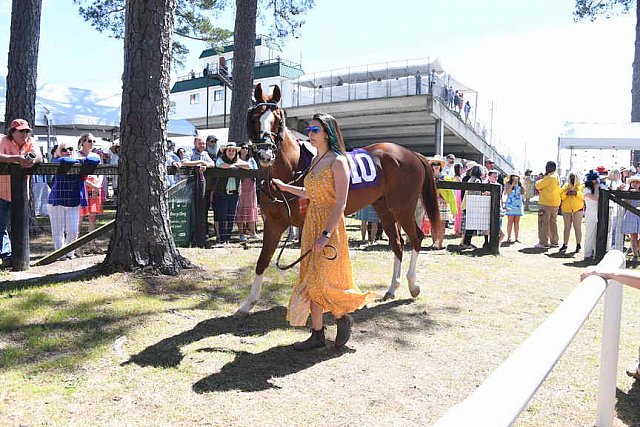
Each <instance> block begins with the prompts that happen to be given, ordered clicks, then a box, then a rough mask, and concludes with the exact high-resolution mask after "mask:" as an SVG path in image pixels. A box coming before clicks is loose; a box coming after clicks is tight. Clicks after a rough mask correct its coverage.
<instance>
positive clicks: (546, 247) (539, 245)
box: [534, 243, 549, 249]
mask: <svg viewBox="0 0 640 427" xmlns="http://www.w3.org/2000/svg"><path fill="white" fill-rule="evenodd" d="M534 248H536V249H549V245H543V244H542V243H536V244H535V246H534Z"/></svg>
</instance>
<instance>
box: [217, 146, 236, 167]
mask: <svg viewBox="0 0 640 427" xmlns="http://www.w3.org/2000/svg"><path fill="white" fill-rule="evenodd" d="M233 151H235V153H236V154H235V155H234V156H233V159H230V158H229V156H227V150H226V149H223V150H222V153H221V154H220V158H221V159H222V161H223V162H225V163H229V164H233V163H235V162H237V161H238V157H240V152H239V151H238V150H233Z"/></svg>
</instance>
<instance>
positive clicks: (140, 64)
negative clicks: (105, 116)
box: [103, 0, 189, 274]
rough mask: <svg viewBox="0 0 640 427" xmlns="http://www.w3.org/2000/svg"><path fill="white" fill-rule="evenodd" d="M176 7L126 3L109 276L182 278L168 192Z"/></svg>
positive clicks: (153, 0) (169, 1) (158, 0)
mask: <svg viewBox="0 0 640 427" xmlns="http://www.w3.org/2000/svg"><path fill="white" fill-rule="evenodd" d="M174 9H175V0H128V1H127V11H126V18H125V38H124V55H125V57H124V74H123V78H122V116H121V119H120V130H121V134H120V141H121V144H120V150H121V154H120V163H119V172H120V182H119V194H118V213H117V215H116V226H115V231H114V233H113V236H112V237H111V242H110V243H109V252H108V254H107V257H106V259H105V261H104V263H103V267H104V269H105V270H106V271H108V272H111V271H132V270H139V269H144V270H145V271H150V272H153V273H163V274H177V273H178V272H179V271H180V270H182V268H184V267H187V266H188V265H189V262H188V261H187V260H186V259H185V258H183V257H182V256H180V254H179V253H178V251H177V249H176V247H175V244H174V242H173V238H172V236H171V228H170V225H169V207H168V202H167V191H166V166H165V163H166V155H165V143H166V138H167V120H168V112H169V77H170V76H169V73H170V66H171V34H172V32H173V25H174Z"/></svg>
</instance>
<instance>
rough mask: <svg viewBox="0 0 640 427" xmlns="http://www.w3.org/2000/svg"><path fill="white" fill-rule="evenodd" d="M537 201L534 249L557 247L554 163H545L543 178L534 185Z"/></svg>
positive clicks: (557, 201) (557, 202)
mask: <svg viewBox="0 0 640 427" xmlns="http://www.w3.org/2000/svg"><path fill="white" fill-rule="evenodd" d="M536 188H537V189H538V192H539V194H540V196H539V199H538V243H537V244H536V245H535V246H534V247H536V248H549V247H552V248H557V247H558V240H559V237H558V223H557V219H558V208H559V207H560V179H559V178H558V174H557V173H556V164H555V162H551V161H549V162H547V165H546V166H545V174H544V177H543V178H542V179H541V180H540V181H538V182H537V183H536Z"/></svg>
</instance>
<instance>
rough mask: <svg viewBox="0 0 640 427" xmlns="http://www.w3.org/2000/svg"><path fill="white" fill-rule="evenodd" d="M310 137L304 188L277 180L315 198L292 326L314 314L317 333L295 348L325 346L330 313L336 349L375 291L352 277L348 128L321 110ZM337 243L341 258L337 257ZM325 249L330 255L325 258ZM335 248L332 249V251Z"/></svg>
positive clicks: (292, 308) (309, 209)
mask: <svg viewBox="0 0 640 427" xmlns="http://www.w3.org/2000/svg"><path fill="white" fill-rule="evenodd" d="M307 132H308V133H309V141H310V142H311V144H312V145H313V146H314V147H316V148H317V150H318V153H317V154H316V156H315V157H314V159H313V161H312V163H311V167H310V169H309V173H308V174H307V176H306V178H305V180H304V187H296V186H293V185H289V184H285V183H284V182H282V181H281V180H279V179H273V180H272V182H273V184H274V185H276V186H277V187H278V188H279V189H280V190H282V191H286V192H289V193H291V194H294V195H296V196H298V197H301V198H307V199H309V205H308V207H307V213H306V217H305V222H304V227H303V229H302V242H301V252H302V253H305V252H306V251H307V250H309V249H311V251H312V252H311V254H310V255H309V256H307V257H305V258H304V259H303V260H302V262H301V264H300V278H299V280H298V283H297V284H296V286H295V287H294V289H293V294H292V295H291V299H290V301H289V310H288V312H287V320H288V321H289V323H291V325H292V326H305V325H306V323H307V319H308V317H309V314H311V327H312V329H311V336H310V337H309V338H308V339H307V340H305V341H302V342H299V343H296V344H294V349H296V350H299V351H307V350H311V349H314V348H318V347H324V346H325V338H324V325H323V318H322V315H323V313H325V312H328V311H330V312H331V313H332V314H333V315H334V317H335V319H336V325H337V329H338V332H337V334H336V340H335V347H342V346H344V345H345V344H346V343H347V341H348V340H349V338H350V337H351V327H352V326H353V318H352V317H351V316H349V315H348V314H347V313H351V312H353V311H355V310H357V309H358V308H361V307H362V306H364V305H365V304H366V303H367V302H369V301H372V300H373V298H374V295H373V293H370V292H361V291H360V290H359V289H358V288H357V287H356V286H355V285H354V284H353V279H352V276H351V261H350V259H349V242H348V240H347V231H346V228H345V225H344V209H345V206H346V203H347V193H348V191H349V171H350V166H349V160H348V159H347V157H346V155H345V148H344V141H343V139H342V132H341V131H340V128H339V127H338V123H337V122H336V119H335V118H334V117H332V116H330V115H328V114H316V115H314V116H313V120H312V121H311V125H310V126H309V127H308V128H307ZM327 245H330V246H332V247H335V251H336V253H337V257H336V258H335V259H333V260H331V259H328V258H327V256H329V257H330V256H331V255H333V250H331V249H326V248H325V247H326V246H327ZM325 251H326V252H327V256H325ZM329 251H331V253H329Z"/></svg>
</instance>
